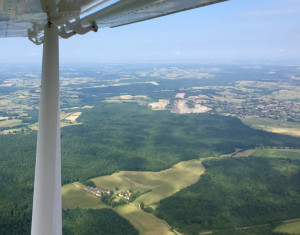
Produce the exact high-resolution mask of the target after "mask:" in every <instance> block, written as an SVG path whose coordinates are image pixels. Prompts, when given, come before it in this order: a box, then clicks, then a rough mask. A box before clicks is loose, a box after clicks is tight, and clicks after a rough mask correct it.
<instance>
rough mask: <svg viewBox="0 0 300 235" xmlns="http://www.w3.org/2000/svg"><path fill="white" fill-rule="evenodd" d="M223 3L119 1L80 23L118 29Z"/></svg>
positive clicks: (212, 0)
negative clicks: (93, 23)
mask: <svg viewBox="0 0 300 235" xmlns="http://www.w3.org/2000/svg"><path fill="white" fill-rule="evenodd" d="M223 1H226V0H120V1H118V2H117V3H115V4H112V5H110V6H108V7H107V8H104V9H102V10H101V11H98V12H96V13H94V14H91V15H89V16H87V17H85V18H83V20H82V21H83V23H85V24H87V23H90V22H92V21H96V22H97V24H98V27H118V26H122V25H127V24H132V23H136V22H140V21H144V20H149V19H153V18H156V17H160V16H165V15H170V14H173V13H177V12H181V11H186V10H190V9H193V8H198V7H203V6H206V5H210V4H214V3H218V2H223Z"/></svg>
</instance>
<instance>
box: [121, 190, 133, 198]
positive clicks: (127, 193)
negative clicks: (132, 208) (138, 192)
mask: <svg viewBox="0 0 300 235" xmlns="http://www.w3.org/2000/svg"><path fill="white" fill-rule="evenodd" d="M118 196H119V197H122V198H125V199H126V200H129V198H130V196H131V192H130V191H129V190H127V191H125V192H121V193H119V194H118Z"/></svg>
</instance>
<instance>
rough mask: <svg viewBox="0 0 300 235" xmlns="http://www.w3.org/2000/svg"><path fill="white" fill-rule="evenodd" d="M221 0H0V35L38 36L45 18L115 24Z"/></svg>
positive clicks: (147, 18)
mask: <svg viewBox="0 0 300 235" xmlns="http://www.w3.org/2000/svg"><path fill="white" fill-rule="evenodd" d="M222 1H227V0H119V1H115V0H60V1H59V0H56V1H49V0H22V1H20V0H0V37H26V36H28V34H30V33H31V32H34V33H35V35H39V36H42V35H43V27H44V25H45V24H46V23H47V22H48V20H49V19H50V20H51V21H52V22H54V23H55V24H56V25H57V26H64V25H65V23H66V22H70V21H72V20H74V19H76V18H77V19H78V18H79V19H80V18H81V19H80V21H81V23H82V25H91V23H93V22H96V23H97V25H98V27H100V28H101V27H117V26H122V25H126V24H132V23H136V22H140V21H144V20H149V19H153V18H156V17H160V16H164V15H169V14H173V13H176V12H180V11H185V10H189V9H193V8H198V7H203V6H206V5H210V4H214V3H218V2H222ZM92 11H93V12H94V13H91V14H90V15H88V14H89V13H90V12H92ZM66 28H67V27H66Z"/></svg>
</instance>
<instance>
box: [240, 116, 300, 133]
mask: <svg viewBox="0 0 300 235" xmlns="http://www.w3.org/2000/svg"><path fill="white" fill-rule="evenodd" d="M240 119H241V120H242V121H243V122H244V123H245V124H246V125H249V126H250V127H252V128H255V129H259V130H265V131H269V132H274V133H278V134H285V135H291V136H300V124H299V123H297V122H288V121H286V122H282V121H279V120H274V119H269V118H240Z"/></svg>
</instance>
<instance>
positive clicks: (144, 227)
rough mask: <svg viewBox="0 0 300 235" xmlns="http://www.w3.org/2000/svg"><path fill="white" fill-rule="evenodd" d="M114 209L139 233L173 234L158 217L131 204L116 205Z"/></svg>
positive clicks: (148, 234)
mask: <svg viewBox="0 0 300 235" xmlns="http://www.w3.org/2000/svg"><path fill="white" fill-rule="evenodd" d="M114 210H115V211H116V212H117V213H118V214H119V215H121V216H123V217H124V218H125V219H127V220H129V221H130V223H131V224H132V225H133V226H134V227H135V228H136V229H137V230H138V231H139V234H140V235H143V234H147V235H157V234H160V235H174V233H173V232H171V231H170V230H169V228H168V226H167V225H166V224H165V223H164V222H163V221H162V220H160V219H158V218H157V217H156V216H154V215H153V214H150V213H146V212H144V211H142V210H141V209H139V208H138V207H136V206H134V205H132V204H127V205H124V206H121V207H117V208H115V209H114Z"/></svg>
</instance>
